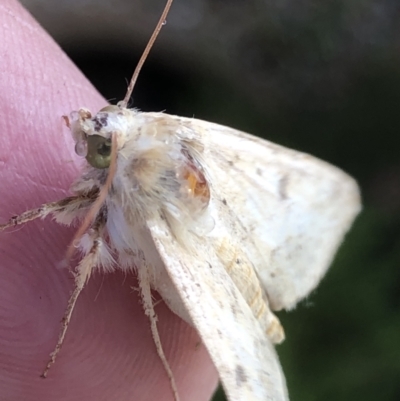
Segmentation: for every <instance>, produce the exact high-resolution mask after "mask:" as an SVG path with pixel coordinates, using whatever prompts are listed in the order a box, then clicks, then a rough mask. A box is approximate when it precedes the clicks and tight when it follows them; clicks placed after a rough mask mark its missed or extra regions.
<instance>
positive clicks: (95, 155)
mask: <svg viewBox="0 0 400 401" xmlns="http://www.w3.org/2000/svg"><path fill="white" fill-rule="evenodd" d="M125 114H126V111H125V110H124V109H122V108H120V107H118V106H111V105H109V106H106V107H104V108H103V109H101V110H100V111H99V112H98V113H97V114H96V115H94V116H92V114H91V112H90V111H89V110H87V109H80V110H79V111H77V112H73V113H71V117H70V120H68V121H67V124H69V126H70V128H71V131H72V135H73V137H74V140H75V152H76V153H77V154H78V155H79V156H83V157H85V158H86V160H87V161H88V163H89V164H90V165H91V166H92V167H94V168H97V169H105V168H109V167H110V163H111V142H112V136H113V135H116V134H117V133H119V132H123V130H124V126H123V124H124V123H123V122H124V118H125Z"/></svg>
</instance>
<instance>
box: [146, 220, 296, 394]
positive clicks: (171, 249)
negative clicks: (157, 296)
mask: <svg viewBox="0 0 400 401" xmlns="http://www.w3.org/2000/svg"><path fill="white" fill-rule="evenodd" d="M149 229H150V232H151V235H152V237H153V240H154V243H155V245H156V248H157V250H158V253H159V255H160V256H161V259H162V261H163V263H164V264H165V266H166V272H167V273H168V275H169V278H170V279H171V280H172V282H173V284H174V286H175V288H176V290H177V291H178V294H179V296H180V298H181V301H182V302H183V305H184V307H185V308H186V310H187V311H188V313H189V315H190V318H191V321H192V323H193V325H194V326H195V327H196V329H197V330H198V332H199V334H200V336H201V338H202V341H203V342H204V344H205V346H206V347H207V349H208V351H209V353H210V356H211V358H212V360H213V362H214V364H215V366H216V368H217V370H218V373H219V375H220V378H221V380H222V383H223V386H224V389H225V392H226V394H227V396H228V398H229V400H231V401H244V400H246V401H264V400H271V401H285V400H288V396H287V389H286V383H285V378H284V375H283V373H282V369H281V366H280V363H279V360H278V356H277V355H276V352H275V350H274V347H273V346H272V344H271V342H270V341H269V340H268V339H267V337H266V335H265V333H264V332H263V330H262V329H261V326H260V325H259V324H258V322H257V320H256V319H255V317H254V316H253V313H252V311H251V310H250V308H249V306H248V305H247V303H246V302H245V300H244V299H243V297H242V295H241V293H240V292H239V290H238V289H237V288H236V286H235V285H234V283H233V282H232V280H231V278H230V276H229V274H228V273H227V272H226V270H225V267H224V266H222V265H221V263H220V261H219V260H218V258H217V257H215V255H214V254H213V252H212V251H211V252H210V249H209V245H208V244H207V242H206V241H205V242H203V243H201V242H199V244H198V248H197V253H198V255H203V256H204V257H200V258H199V257H196V256H194V255H191V254H189V253H187V252H182V248H181V247H180V246H179V244H178V243H177V242H176V241H175V240H174V238H173V237H172V236H171V234H170V229H169V227H168V226H167V225H166V223H165V222H164V221H162V220H157V221H155V222H153V223H152V222H149ZM148 246H149V244H148V243H147V246H146V248H148ZM148 255H152V256H150V257H146V259H147V260H149V261H150V262H151V263H152V264H153V265H154V266H159V263H158V262H157V260H155V259H154V258H156V256H155V253H154V252H151V251H150V252H147V253H146V256H148ZM152 258H153V260H152ZM158 271H159V270H158ZM156 281H159V282H160V284H159V285H158V284H156V289H157V290H158V291H159V292H160V293H161V295H162V296H163V298H164V299H168V298H169V299H171V296H170V295H171V294H170V291H171V287H170V286H169V284H168V280H165V277H161V276H159V277H157V279H156Z"/></svg>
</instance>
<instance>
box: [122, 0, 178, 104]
mask: <svg viewBox="0 0 400 401" xmlns="http://www.w3.org/2000/svg"><path fill="white" fill-rule="evenodd" d="M172 2H173V0H168V1H167V3H166V5H165V7H164V11H163V12H162V14H161V17H160V19H159V21H158V23H157V25H156V27H155V29H154V31H153V34H152V35H151V37H150V40H149V41H148V42H147V45H146V47H145V49H144V51H143V54H142V56H141V57H140V59H139V62H138V63H137V66H136V68H135V71H134V72H133V74H132V78H131V81H130V82H129V85H128V89H127V90H126V94H125V97H124V100H121V101H120V102H118V106H120V107H127V105H128V102H129V99H130V98H131V96H132V91H133V88H134V86H135V84H136V81H137V78H138V76H139V73H140V71H141V69H142V67H143V64H144V62H145V61H146V59H147V56H148V55H149V53H150V50H151V48H152V47H153V45H154V42H155V41H156V39H157V36H158V34H159V33H160V31H161V28H162V27H163V26H164V25H165V22H166V18H167V15H168V13H169V10H170V8H171V5H172Z"/></svg>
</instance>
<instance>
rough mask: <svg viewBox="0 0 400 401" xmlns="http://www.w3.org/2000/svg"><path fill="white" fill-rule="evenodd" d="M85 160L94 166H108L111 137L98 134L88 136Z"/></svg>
mask: <svg viewBox="0 0 400 401" xmlns="http://www.w3.org/2000/svg"><path fill="white" fill-rule="evenodd" d="M86 160H87V161H88V163H89V164H90V165H91V166H93V167H94V168H108V167H109V166H110V161H111V139H107V138H104V137H102V136H100V135H90V136H88V138H87V155H86Z"/></svg>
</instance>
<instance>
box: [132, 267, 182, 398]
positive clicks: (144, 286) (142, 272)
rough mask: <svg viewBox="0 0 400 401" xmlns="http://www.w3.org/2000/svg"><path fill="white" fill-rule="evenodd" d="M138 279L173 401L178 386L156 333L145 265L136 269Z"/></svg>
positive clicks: (155, 320) (176, 395)
mask: <svg viewBox="0 0 400 401" xmlns="http://www.w3.org/2000/svg"><path fill="white" fill-rule="evenodd" d="M138 280H139V287H140V290H141V293H142V300H143V307H144V313H145V314H146V315H147V316H148V317H149V319H150V327H151V334H152V335H153V340H154V343H155V345H156V349H157V354H158V356H159V357H160V359H161V362H162V364H163V366H164V369H165V371H166V373H167V376H168V378H169V381H170V383H171V388H172V393H173V395H174V399H175V401H179V394H178V388H177V386H176V383H175V378H174V375H173V373H172V370H171V367H170V366H169V363H168V361H167V358H166V356H165V354H164V350H163V347H162V344H161V339H160V334H159V333H158V329H157V315H156V312H155V310H154V303H153V298H152V296H151V288H150V277H149V271H148V268H147V266H142V267H140V268H139V269H138Z"/></svg>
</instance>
